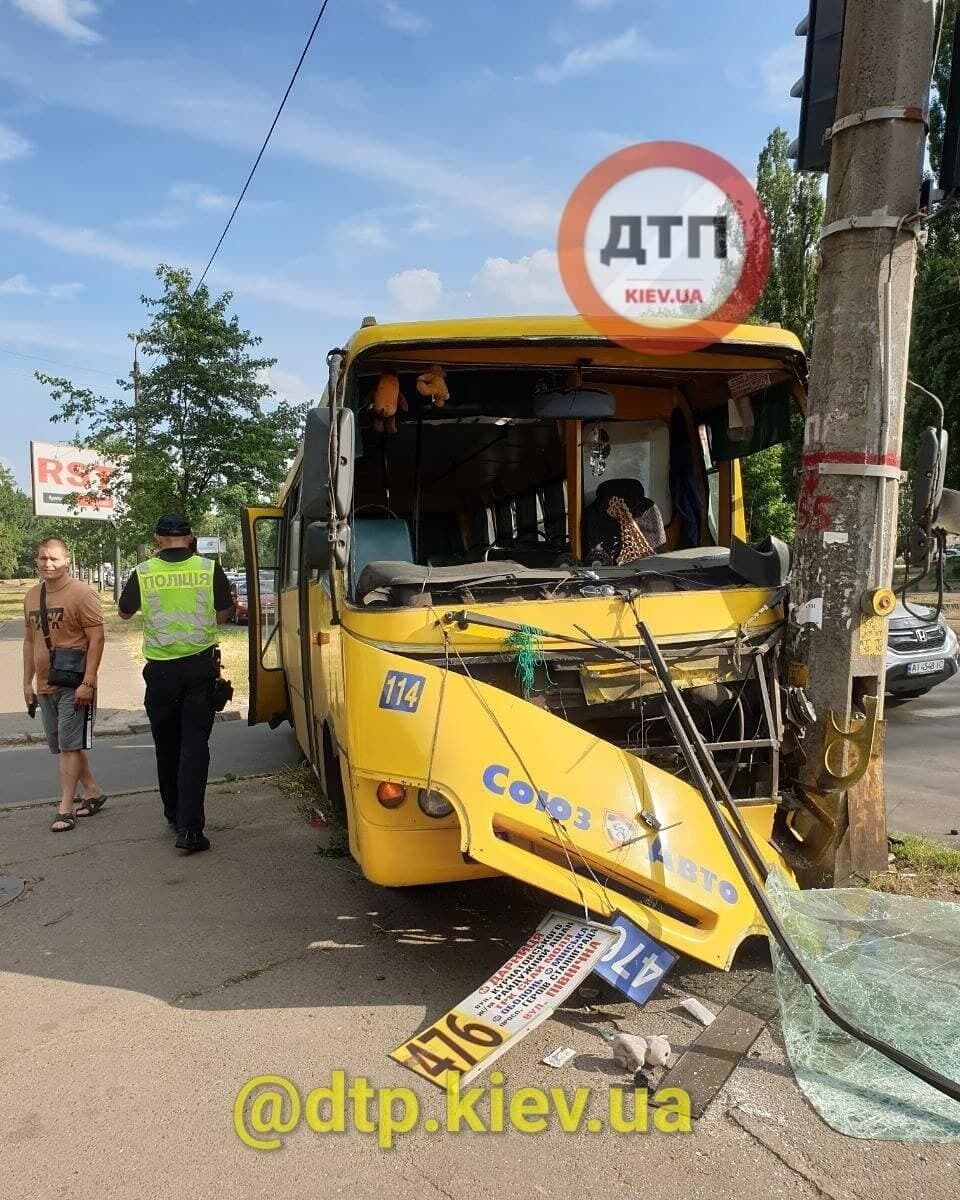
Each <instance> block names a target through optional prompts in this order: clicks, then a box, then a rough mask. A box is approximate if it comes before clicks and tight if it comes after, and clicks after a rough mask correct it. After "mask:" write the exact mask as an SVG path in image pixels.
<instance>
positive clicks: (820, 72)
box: [790, 0, 846, 171]
mask: <svg viewBox="0 0 960 1200" xmlns="http://www.w3.org/2000/svg"><path fill="white" fill-rule="evenodd" d="M845 11H846V0H810V11H809V12H808V13H807V15H806V16H805V17H804V18H803V20H802V21H801V22H800V24H799V25H798V26H797V37H805V38H806V39H807V46H806V55H805V58H804V64H803V77H802V78H801V79H798V80H797V82H796V83H795V84H794V85H793V88H792V89H791V92H790V95H791V96H793V98H794V99H795V100H799V101H800V136H799V137H798V138H797V140H796V141H795V142H794V143H793V145H792V146H791V147H790V157H791V158H794V159H796V162H797V170H798V171H826V170H827V169H828V167H829V165H830V143H829V141H824V134H825V133H826V132H827V130H828V129H830V128H831V126H832V125H833V123H834V121H835V120H836V119H837V90H838V88H839V86H840V50H841V47H842V45H843V18H844V13H845Z"/></svg>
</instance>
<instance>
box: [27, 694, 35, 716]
mask: <svg viewBox="0 0 960 1200" xmlns="http://www.w3.org/2000/svg"><path fill="white" fill-rule="evenodd" d="M27 715H28V716H29V718H30V720H31V721H32V720H33V718H34V717H35V716H36V715H37V698H36V696H34V698H33V699H32V700H31V701H30V703H29V704H28V705H27Z"/></svg>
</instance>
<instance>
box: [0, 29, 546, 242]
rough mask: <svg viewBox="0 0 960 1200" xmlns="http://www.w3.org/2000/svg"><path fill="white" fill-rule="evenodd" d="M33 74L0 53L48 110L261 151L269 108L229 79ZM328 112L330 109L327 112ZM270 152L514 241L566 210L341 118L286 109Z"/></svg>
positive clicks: (191, 73) (516, 184)
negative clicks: (453, 211)
mask: <svg viewBox="0 0 960 1200" xmlns="http://www.w3.org/2000/svg"><path fill="white" fill-rule="evenodd" d="M33 66H36V64H30V63H24V62H22V61H20V60H18V59H14V58H13V57H12V56H10V55H4V54H3V51H2V49H0V79H4V80H6V81H7V82H10V83H13V84H14V85H16V86H18V87H20V88H21V89H22V90H24V91H25V92H26V93H27V94H33V95H36V96H37V97H38V98H39V99H41V100H42V101H43V102H44V103H45V104H51V103H60V104H66V105H69V106H71V107H74V108H81V109H86V110H87V111H91V112H97V113H101V114H105V115H108V116H110V117H112V118H114V119H116V120H118V121H121V122H124V123H126V124H128V125H133V126H136V127H138V128H145V129H162V130H164V131H167V132H176V133H180V134H186V135H187V136H189V137H193V138H196V139H197V140H198V141H201V142H206V143H213V144H215V145H218V146H226V147H229V148H230V149H233V150H241V151H243V152H244V153H250V152H251V151H255V150H256V149H257V148H258V147H259V143H260V140H261V138H262V136H263V133H262V131H263V129H264V128H265V126H266V123H268V122H269V120H270V115H271V110H272V108H273V106H275V104H276V98H275V97H270V96H269V95H268V94H267V93H265V92H261V91H259V90H254V89H251V88H250V87H249V86H247V85H245V84H244V83H242V82H240V81H238V80H236V79H234V78H231V77H229V76H219V77H216V78H212V77H211V73H210V71H209V70H206V69H205V70H194V69H192V68H193V64H191V63H183V62H177V63H175V64H166V65H165V64H163V63H157V62H145V61H135V60H127V61H124V62H113V63H109V62H108V63H98V64H96V66H97V70H96V73H95V74H94V73H93V71H92V69H91V68H90V66H89V65H88V64H85V63H79V64H77V63H74V62H71V64H70V67H69V69H64V70H63V71H54V70H49V69H45V70H44V72H43V76H42V84H41V83H40V81H39V78H38V75H37V71H36V70H34V69H32V67H33ZM38 69H39V68H38ZM329 108H330V105H329V104H328V105H326V107H325V110H324V111H327V110H328V109H329ZM368 127H369V126H368ZM270 150H271V154H281V155H286V156H287V157H290V158H294V159H298V160H300V161H304V162H308V163H311V164H315V165H318V166H321V167H324V168H327V169H329V168H333V169H335V170H338V171H343V172H345V173H346V174H348V175H352V176H355V177H358V178H361V179H373V180H375V181H376V182H378V183H381V184H385V185H387V186H388V187H390V188H393V189H394V191H396V192H397V193H398V195H399V196H400V197H402V198H403V199H409V200H411V201H413V200H417V199H421V198H424V197H428V198H430V199H432V200H434V201H439V202H440V203H441V204H442V206H443V208H444V209H445V210H448V209H450V208H452V207H456V208H457V209H458V210H459V211H460V212H463V213H472V214H473V215H475V216H478V217H480V218H481V219H482V220H483V221H484V222H485V223H486V224H488V225H490V226H493V227H495V228H499V229H506V230H508V231H510V232H511V233H519V234H526V235H530V234H536V235H538V236H543V235H545V234H547V233H552V232H553V231H554V229H555V228H556V223H557V220H558V218H559V215H560V211H561V209H562V207H563V197H561V196H544V195H543V194H542V193H541V192H539V190H538V189H537V188H536V185H527V184H526V183H525V181H524V180H523V179H517V177H516V175H517V173H516V170H515V169H512V168H511V167H510V166H509V165H505V164H500V163H497V162H490V163H488V164H486V165H485V166H483V167H480V166H478V164H477V161H476V159H475V158H472V157H470V156H468V155H467V154H466V152H464V153H463V156H462V157H456V156H455V153H454V155H452V154H451V152H450V151H448V150H447V149H446V148H444V147H439V146H437V145H434V144H431V143H428V142H424V141H420V140H418V141H416V142H410V143H407V144H404V143H403V142H402V141H400V140H398V138H397V137H386V136H385V137H383V138H382V139H380V138H377V137H374V136H371V135H370V134H369V133H367V132H366V131H365V130H364V129H363V128H357V129H350V128H346V127H345V126H344V122H343V119H342V118H341V117H340V116H338V115H335V116H334V117H332V118H329V119H327V118H325V117H316V116H313V115H312V114H311V113H309V112H307V111H305V110H304V109H303V108H296V107H292V106H288V108H287V109H286V110H285V112H284V117H283V120H282V121H281V122H280V123H279V125H278V126H277V129H276V131H275V133H274V135H273V138H272V140H271V143H270Z"/></svg>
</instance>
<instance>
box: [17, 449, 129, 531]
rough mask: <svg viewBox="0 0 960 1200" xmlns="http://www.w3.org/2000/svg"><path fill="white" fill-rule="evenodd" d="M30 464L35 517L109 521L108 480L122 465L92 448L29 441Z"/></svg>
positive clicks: (113, 507)
mask: <svg viewBox="0 0 960 1200" xmlns="http://www.w3.org/2000/svg"><path fill="white" fill-rule="evenodd" d="M30 464H31V472H30V473H31V480H32V483H33V511H34V514H35V515H36V516H38V517H70V518H71V519H74V520H76V519H77V518H80V519H86V520H90V521H111V520H113V519H114V518H115V517H116V516H117V500H116V497H115V496H114V495H113V494H112V483H113V482H115V477H116V476H117V472H118V471H121V470H122V468H120V467H119V466H118V465H117V464H116V463H113V462H107V461H106V460H105V459H104V458H103V457H102V456H101V455H99V454H98V453H97V452H96V451H95V450H80V449H78V448H77V447H76V446H70V445H66V444H64V443H62V442H31V443H30Z"/></svg>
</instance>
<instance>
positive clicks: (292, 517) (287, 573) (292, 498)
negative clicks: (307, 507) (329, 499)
mask: <svg viewBox="0 0 960 1200" xmlns="http://www.w3.org/2000/svg"><path fill="white" fill-rule="evenodd" d="M286 513H287V515H286V518H285V520H284V526H285V528H284V539H283V542H284V548H285V551H286V553H285V554H284V571H283V586H284V587H285V588H294V587H296V586H297V585H298V583H299V582H300V527H301V523H302V518H301V516H300V481H299V480H297V482H296V483H295V484H294V485H293V487H292V488H291V489H290V492H289V494H288V495H287V504H286Z"/></svg>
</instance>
